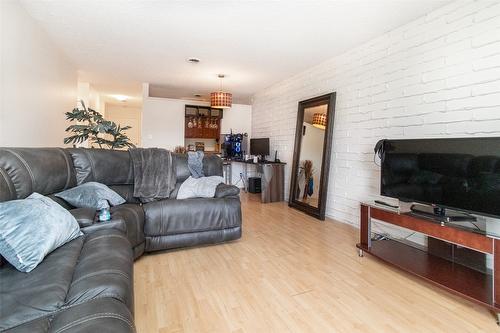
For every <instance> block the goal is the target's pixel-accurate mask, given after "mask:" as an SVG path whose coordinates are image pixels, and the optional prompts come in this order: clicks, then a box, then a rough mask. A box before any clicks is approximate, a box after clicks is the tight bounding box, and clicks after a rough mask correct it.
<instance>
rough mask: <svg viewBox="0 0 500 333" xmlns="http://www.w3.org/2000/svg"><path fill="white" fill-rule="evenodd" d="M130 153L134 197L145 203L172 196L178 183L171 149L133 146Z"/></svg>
mask: <svg viewBox="0 0 500 333" xmlns="http://www.w3.org/2000/svg"><path fill="white" fill-rule="evenodd" d="M129 154H130V158H131V159H132V165H133V168H134V197H136V198H139V200H140V201H141V202H143V203H147V202H151V201H155V200H161V199H167V198H168V197H170V193H171V192H172V190H173V189H174V188H175V183H176V172H175V167H174V164H173V161H172V154H171V153H170V151H168V150H165V149H161V148H132V149H130V150H129Z"/></svg>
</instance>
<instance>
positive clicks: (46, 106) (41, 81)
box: [0, 0, 77, 147]
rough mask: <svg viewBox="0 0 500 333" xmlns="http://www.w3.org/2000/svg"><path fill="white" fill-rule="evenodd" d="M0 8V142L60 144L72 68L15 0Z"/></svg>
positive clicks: (72, 92) (72, 88) (72, 93)
mask: <svg viewBox="0 0 500 333" xmlns="http://www.w3.org/2000/svg"><path fill="white" fill-rule="evenodd" d="M0 9H1V10H0V11H1V68H0V73H1V74H0V75H1V86H0V95H1V97H0V146H31V147H35V146H62V145H63V138H64V137H65V132H64V129H65V128H66V127H67V126H68V123H67V122H66V120H65V116H64V112H66V111H71V110H72V109H73V108H74V107H75V105H76V86H77V74H76V69H75V67H74V66H73V65H72V64H71V63H70V62H69V61H68V59H67V58H66V57H65V55H64V54H63V53H62V52H61V50H59V49H58V48H57V47H56V46H55V45H54V44H53V43H52V41H51V40H50V38H49V37H48V36H47V34H46V33H45V32H44V31H43V30H42V29H41V27H40V26H39V25H38V24H37V23H36V22H35V20H34V19H33V18H31V16H29V15H28V14H27V12H26V11H25V10H24V8H22V6H21V5H20V4H19V2H18V1H11V0H2V1H0Z"/></svg>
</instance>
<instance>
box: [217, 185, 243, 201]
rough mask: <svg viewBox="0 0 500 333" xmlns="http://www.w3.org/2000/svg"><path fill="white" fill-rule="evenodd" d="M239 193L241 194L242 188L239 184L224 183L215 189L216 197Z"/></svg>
mask: <svg viewBox="0 0 500 333" xmlns="http://www.w3.org/2000/svg"><path fill="white" fill-rule="evenodd" d="M239 194H240V189H239V188H238V187H237V186H234V185H228V184H224V183H222V184H219V185H217V188H216V190H215V197H216V198H224V197H231V196H237V195H239Z"/></svg>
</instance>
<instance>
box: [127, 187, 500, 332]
mask: <svg viewBox="0 0 500 333" xmlns="http://www.w3.org/2000/svg"><path fill="white" fill-rule="evenodd" d="M242 210H243V237H242V238H241V239H240V240H238V241H235V242H231V243H226V244H222V245H215V246H204V247H197V248H191V249H183V250H176V251H167V252H161V253H157V254H149V255H145V256H143V257H142V258H140V259H139V260H138V261H137V262H136V263H135V265H134V274H135V277H134V285H135V319H136V325H137V330H138V332H141V333H142V332H163V333H165V332H259V333H264V332H454V333H457V332H500V327H498V326H497V325H496V323H495V319H494V316H493V315H492V314H491V313H490V312H489V311H488V310H486V309H484V308H482V307H480V306H477V305H475V304H473V303H471V302H468V301H466V300H463V299H461V298H459V297H456V296H453V295H451V294H449V293H447V292H445V291H443V290H441V289H439V288H437V287H434V286H432V285H430V284H428V283H425V282H423V280H421V279H418V278H416V277H413V276H411V275H409V274H406V273H404V272H401V271H399V270H397V269H395V268H392V267H390V266H388V265H386V264H383V263H382V262H380V261H378V260H376V259H375V258H373V257H370V256H369V255H366V256H365V257H363V258H360V257H358V255H357V251H356V248H355V244H356V242H357V240H358V230H357V229H355V228H353V227H351V226H348V225H345V224H342V223H339V222H335V221H332V220H327V221H326V222H320V221H318V220H315V219H314V218H311V217H308V216H307V215H304V214H302V213H301V212H299V211H296V210H294V209H291V208H288V206H287V205H286V203H272V204H261V203H260V202H259V200H258V197H255V196H253V195H247V194H242Z"/></svg>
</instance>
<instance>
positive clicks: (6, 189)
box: [0, 168, 16, 202]
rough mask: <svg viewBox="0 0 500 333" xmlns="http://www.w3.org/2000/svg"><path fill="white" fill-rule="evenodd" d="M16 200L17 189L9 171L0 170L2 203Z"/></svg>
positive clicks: (0, 196) (0, 197)
mask: <svg viewBox="0 0 500 333" xmlns="http://www.w3.org/2000/svg"><path fill="white" fill-rule="evenodd" d="M14 199H16V189H15V188H14V184H12V181H11V180H10V177H9V175H8V174H7V171H5V170H4V169H3V168H0V202H2V201H7V200H14Z"/></svg>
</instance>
